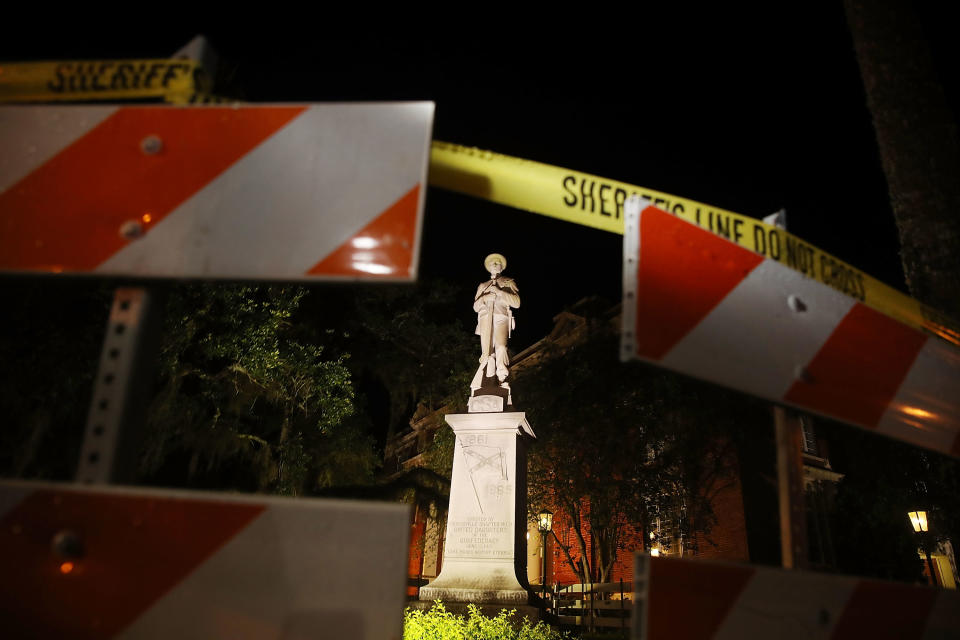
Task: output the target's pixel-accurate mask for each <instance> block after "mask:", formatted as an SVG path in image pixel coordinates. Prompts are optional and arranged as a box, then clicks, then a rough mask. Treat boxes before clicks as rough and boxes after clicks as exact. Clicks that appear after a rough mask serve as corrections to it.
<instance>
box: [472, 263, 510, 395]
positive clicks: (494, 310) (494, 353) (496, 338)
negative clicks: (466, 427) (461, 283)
mask: <svg viewBox="0 0 960 640" xmlns="http://www.w3.org/2000/svg"><path fill="white" fill-rule="evenodd" d="M483 265H484V266H485V267H486V268H487V271H489V272H490V279H489V280H487V281H486V282H482V283H480V286H479V287H477V295H476V296H475V297H474V299H473V310H474V311H476V312H477V335H479V336H480V352H481V353H480V368H479V369H478V370H477V375H476V376H474V379H473V383H472V384H471V385H470V387H471V388H472V389H474V390H476V389H479V388H480V386H481V384H482V381H483V377H484V369H486V376H487V377H493V375H494V374H496V376H497V379H498V380H499V382H500V385H501V386H502V387H504V388H509V387H508V385H507V384H506V379H507V376H508V375H509V374H510V370H509V369H508V368H507V365H509V364H510V358H509V356H508V355H507V338H508V337H510V332H511V331H512V330H513V325H514V323H513V310H512V309H516V308H517V307H519V306H520V295H519V293H518V290H517V283H515V282H514V281H513V279H512V278H507V277H505V276H502V275H500V274H501V273H503V270H504V269H506V268H507V259H506V258H504V257H503V256H502V255H500V254H499V253H491V254H490V255H488V256H487V257H486V259H485V260H484V261H483Z"/></svg>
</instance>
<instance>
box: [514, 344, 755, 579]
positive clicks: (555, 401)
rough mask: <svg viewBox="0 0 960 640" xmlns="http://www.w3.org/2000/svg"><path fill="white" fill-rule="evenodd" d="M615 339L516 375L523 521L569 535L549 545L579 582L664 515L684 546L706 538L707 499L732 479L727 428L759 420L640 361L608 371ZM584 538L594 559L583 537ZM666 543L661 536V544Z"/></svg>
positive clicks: (734, 401) (603, 572)
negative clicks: (541, 521)
mask: <svg viewBox="0 0 960 640" xmlns="http://www.w3.org/2000/svg"><path fill="white" fill-rule="evenodd" d="M617 352H618V344H617V336H616V335H615V332H614V331H612V330H611V329H610V328H609V327H604V326H595V327H594V329H593V331H592V332H591V334H590V335H589V337H588V338H587V340H586V341H585V342H583V343H582V344H579V345H577V346H575V347H573V348H572V349H570V350H569V351H567V352H565V353H558V354H554V356H553V357H549V358H547V359H546V360H545V362H544V363H543V364H542V365H541V366H539V367H537V368H536V369H531V370H525V371H524V372H523V374H521V376H520V377H519V378H518V380H517V381H516V384H515V386H514V388H515V394H516V397H517V398H518V399H522V402H523V405H524V408H526V410H527V411H528V414H529V416H530V420H531V423H532V424H535V425H537V436H538V441H537V443H536V445H535V446H534V447H532V448H531V452H530V459H529V473H528V482H529V486H530V491H529V495H530V499H529V509H530V513H531V515H533V514H535V513H537V512H538V511H540V510H541V509H543V508H550V509H551V510H553V511H554V512H555V513H556V516H555V520H556V521H559V523H560V524H561V525H563V524H565V525H568V526H569V527H570V530H571V531H572V533H573V538H574V539H573V541H572V542H571V543H568V544H564V542H563V541H562V540H561V539H560V537H559V536H558V533H557V528H556V527H555V528H554V537H555V540H556V542H557V543H558V547H559V548H560V549H561V550H562V552H563V553H564V556H565V559H566V561H567V562H568V564H569V565H570V566H571V568H572V569H573V571H574V572H575V573H576V574H577V575H578V576H579V578H580V580H581V581H582V582H586V581H588V580H599V581H601V582H604V581H606V580H607V579H608V576H609V574H610V571H611V569H612V567H613V564H614V562H615V560H616V558H617V553H618V550H620V549H622V548H623V547H624V546H626V545H628V544H632V545H634V546H635V547H640V546H641V544H642V543H640V541H639V540H637V539H633V540H631V537H633V536H636V535H637V534H641V533H645V532H650V531H656V527H655V526H654V523H655V521H656V519H657V518H658V517H660V516H662V517H664V518H666V517H667V516H668V514H669V515H670V516H671V517H672V518H675V519H676V526H677V527H678V528H679V531H675V532H674V533H675V534H679V535H681V536H682V538H683V539H685V540H686V541H687V542H688V544H689V545H691V546H696V544H697V541H698V540H699V539H701V538H703V539H706V540H707V541H709V532H710V529H711V527H712V525H713V524H714V522H715V520H716V516H715V514H714V512H713V509H712V506H711V501H712V498H713V497H714V496H715V495H716V493H717V492H718V491H720V490H721V489H723V488H724V487H725V486H727V483H728V482H729V481H730V478H731V474H730V472H731V468H730V465H731V464H733V463H734V462H735V457H731V453H732V452H733V447H734V445H735V439H734V436H733V435H732V433H733V431H732V429H731V428H730V427H731V426H733V425H735V424H737V422H739V421H742V420H764V419H767V417H766V412H765V411H763V410H762V409H761V408H760V405H759V404H757V403H753V402H751V401H748V400H746V399H745V398H742V397H741V396H737V395H734V394H730V393H728V392H726V391H724V390H721V389H719V388H717V387H713V386H710V385H707V384H703V383H699V382H696V381H693V380H690V379H687V378H681V377H679V376H676V375H673V374H670V373H666V372H663V371H660V370H658V369H654V368H652V367H649V366H646V365H643V364H640V363H626V364H622V365H619V366H617V365H615V364H613V363H614V362H615V358H616V354H617ZM588 537H590V538H592V541H593V544H592V546H593V550H592V551H593V553H591V549H589V548H588V545H587V539H588ZM664 542H667V540H664Z"/></svg>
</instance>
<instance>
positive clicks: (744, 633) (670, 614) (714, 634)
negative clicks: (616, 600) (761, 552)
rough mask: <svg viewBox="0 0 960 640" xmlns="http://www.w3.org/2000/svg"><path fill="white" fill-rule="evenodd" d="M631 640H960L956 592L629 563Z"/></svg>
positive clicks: (642, 557)
mask: <svg viewBox="0 0 960 640" xmlns="http://www.w3.org/2000/svg"><path fill="white" fill-rule="evenodd" d="M632 637H633V638H634V640H734V639H737V640H739V639H741V638H778V639H790V638H797V639H798V640H799V639H800V638H803V639H805V640H806V639H809V638H824V639H825V640H826V639H828V638H832V639H836V640H840V639H846V638H871V639H873V640H879V639H882V638H897V639H900V640H903V639H907V638H915V639H916V640H926V639H931V640H932V639H933V638H957V637H960V593H958V592H956V591H948V590H943V589H934V588H931V587H926V586H919V585H909V584H899V583H895V582H886V581H882V580H865V579H861V578H853V577H848V576H835V575H826V574H818V573H812V572H807V571H790V570H785V569H776V568H771V567H757V566H749V565H735V564H725V563H719V562H709V561H705V560H681V559H676V558H663V557H660V558H653V557H650V556H648V555H646V554H644V553H638V554H636V556H635V558H634V616H633V620H632Z"/></svg>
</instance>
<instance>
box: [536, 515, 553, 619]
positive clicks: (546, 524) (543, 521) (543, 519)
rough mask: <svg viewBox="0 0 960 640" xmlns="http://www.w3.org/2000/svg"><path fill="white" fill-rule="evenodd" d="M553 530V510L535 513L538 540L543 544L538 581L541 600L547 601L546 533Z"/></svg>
mask: <svg viewBox="0 0 960 640" xmlns="http://www.w3.org/2000/svg"><path fill="white" fill-rule="evenodd" d="M552 530H553V512H552V511H550V510H549V509H544V510H543V511H541V512H540V513H539V514H538V515H537V531H539V532H540V540H541V542H542V544H543V573H541V574H540V582H541V583H542V585H543V601H544V602H546V601H547V535H548V534H549V533H550V532H551V531H552Z"/></svg>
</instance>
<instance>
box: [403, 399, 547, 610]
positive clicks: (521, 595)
mask: <svg viewBox="0 0 960 640" xmlns="http://www.w3.org/2000/svg"><path fill="white" fill-rule="evenodd" d="M446 420H447V423H448V424H449V425H450V426H451V427H452V428H453V432H454V434H456V438H457V440H456V444H455V445H454V454H453V473H452V474H451V481H450V508H449V511H448V516H447V532H446V537H445V542H444V557H443V568H442V569H441V570H440V575H439V576H437V578H436V579H435V580H434V581H433V582H431V583H430V584H428V585H426V586H425V587H421V588H420V600H423V601H432V600H441V601H443V602H444V603H447V602H470V603H475V604H492V605H504V606H507V607H510V608H514V607H517V606H521V605H526V604H528V603H529V601H530V596H529V594H528V592H527V584H526V562H525V561H526V526H525V525H526V506H525V502H526V491H527V488H526V458H525V455H524V451H525V446H526V445H525V440H524V439H528V438H531V437H534V435H533V429H531V428H530V424H529V423H528V422H527V420H526V417H525V415H524V413H523V412H504V413H468V414H462V413H461V414H450V415H447V416H446Z"/></svg>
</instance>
